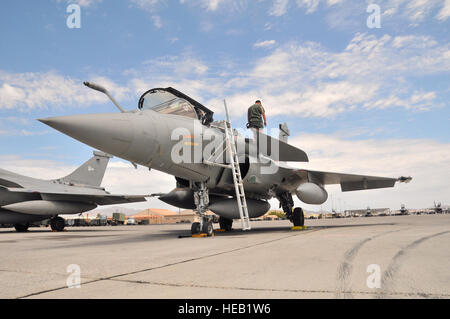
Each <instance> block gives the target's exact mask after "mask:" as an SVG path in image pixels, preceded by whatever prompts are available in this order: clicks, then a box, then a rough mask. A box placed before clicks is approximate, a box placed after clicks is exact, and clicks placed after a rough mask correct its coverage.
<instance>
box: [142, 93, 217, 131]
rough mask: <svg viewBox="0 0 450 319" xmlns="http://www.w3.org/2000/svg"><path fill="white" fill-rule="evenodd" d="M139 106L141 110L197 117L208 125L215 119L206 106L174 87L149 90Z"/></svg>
mask: <svg viewBox="0 0 450 319" xmlns="http://www.w3.org/2000/svg"><path fill="white" fill-rule="evenodd" d="M138 107H139V109H140V110H153V111H155V112H158V113H162V114H174V115H180V116H185V117H190V118H197V119H199V120H200V122H201V123H202V124H203V125H207V126H209V124H210V123H211V122H212V121H213V114H214V112H213V111H211V110H210V109H208V108H207V107H206V106H204V105H202V104H200V103H199V102H197V101H195V100H194V99H192V98H190V97H189V96H187V95H185V94H183V93H181V92H180V91H178V90H175V89H174V88H172V87H168V88H154V89H151V90H148V91H147V92H145V93H144V94H143V95H142V96H141V98H140V99H139V104H138Z"/></svg>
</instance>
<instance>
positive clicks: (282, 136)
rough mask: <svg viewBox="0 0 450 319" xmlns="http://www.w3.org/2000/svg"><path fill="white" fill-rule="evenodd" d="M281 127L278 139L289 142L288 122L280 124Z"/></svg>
mask: <svg viewBox="0 0 450 319" xmlns="http://www.w3.org/2000/svg"><path fill="white" fill-rule="evenodd" d="M279 128H280V135H279V137H278V139H279V140H280V141H283V142H285V143H287V142H288V137H289V135H290V132H289V128H288V126H287V123H283V124H280V125H279Z"/></svg>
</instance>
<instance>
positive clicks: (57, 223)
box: [50, 217, 66, 232]
mask: <svg viewBox="0 0 450 319" xmlns="http://www.w3.org/2000/svg"><path fill="white" fill-rule="evenodd" d="M65 226H66V222H65V220H64V218H62V217H53V218H52V219H50V227H51V228H52V230H53V231H58V232H60V231H63V230H64V227H65Z"/></svg>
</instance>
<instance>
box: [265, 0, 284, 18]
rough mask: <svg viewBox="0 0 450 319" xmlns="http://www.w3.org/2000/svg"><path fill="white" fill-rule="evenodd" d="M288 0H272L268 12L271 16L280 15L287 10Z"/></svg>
mask: <svg viewBox="0 0 450 319" xmlns="http://www.w3.org/2000/svg"><path fill="white" fill-rule="evenodd" d="M288 4H289V0H274V1H273V4H272V7H271V8H270V10H269V14H270V15H272V16H276V17H279V16H282V15H284V14H285V13H286V12H287V7H288Z"/></svg>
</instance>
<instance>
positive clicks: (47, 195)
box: [0, 187, 150, 205]
mask: <svg viewBox="0 0 450 319" xmlns="http://www.w3.org/2000/svg"><path fill="white" fill-rule="evenodd" d="M0 189H3V190H7V191H9V192H14V193H33V194H36V195H40V196H41V198H42V199H43V200H49V201H58V200H59V201H72V202H82V203H92V204H96V205H113V204H126V203H137V202H145V201H146V199H145V197H150V195H111V194H82V193H80V194H76V193H62V192H48V191H44V192H39V191H32V190H29V189H24V188H6V187H0Z"/></svg>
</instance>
